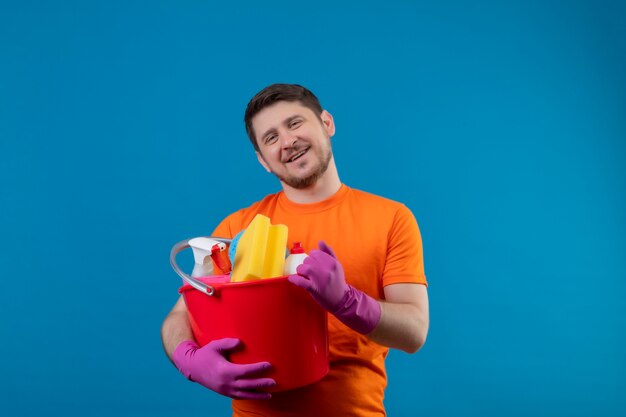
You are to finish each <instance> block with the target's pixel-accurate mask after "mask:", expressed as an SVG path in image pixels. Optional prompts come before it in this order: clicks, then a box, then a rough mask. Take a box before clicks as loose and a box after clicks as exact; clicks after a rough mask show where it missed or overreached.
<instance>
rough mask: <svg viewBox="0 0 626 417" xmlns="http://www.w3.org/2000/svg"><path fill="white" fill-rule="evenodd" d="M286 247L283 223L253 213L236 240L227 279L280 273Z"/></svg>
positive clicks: (245, 278) (278, 274)
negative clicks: (235, 248) (229, 275)
mask: <svg viewBox="0 0 626 417" xmlns="http://www.w3.org/2000/svg"><path fill="white" fill-rule="evenodd" d="M286 247H287V226H285V225H284V224H277V225H271V224H270V219H269V217H266V216H264V215H262V214H257V215H256V216H255V217H254V219H252V222H250V225H249V226H248V227H247V228H246V230H245V231H244V232H243V233H242V234H241V237H240V238H239V242H238V243H237V250H236V251H235V261H234V262H233V264H234V266H233V273H232V276H231V282H241V281H251V280H255V279H262V278H273V277H278V276H281V275H282V273H283V266H284V264H285V249H286Z"/></svg>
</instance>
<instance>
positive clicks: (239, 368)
mask: <svg viewBox="0 0 626 417" xmlns="http://www.w3.org/2000/svg"><path fill="white" fill-rule="evenodd" d="M234 366H235V368H234V372H233V376H234V377H235V379H246V378H249V377H251V376H255V375H258V374H262V373H263V372H266V371H269V370H270V369H272V364H270V363H269V362H257V363H248V364H245V365H234Z"/></svg>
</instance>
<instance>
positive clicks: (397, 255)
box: [383, 205, 428, 286]
mask: <svg viewBox="0 0 626 417" xmlns="http://www.w3.org/2000/svg"><path fill="white" fill-rule="evenodd" d="M398 283H416V284H424V285H428V283H427V282H426V275H425V273H424V256H423V250H422V237H421V234H420V231H419V227H418V226H417V221H416V220H415V216H413V213H411V210H409V209H408V208H407V207H406V206H405V205H401V206H400V208H399V209H398V210H397V212H396V214H395V217H394V219H393V225H392V227H391V230H390V231H389V240H388V245H387V258H386V261H385V269H384V272H383V286H387V285H390V284H398Z"/></svg>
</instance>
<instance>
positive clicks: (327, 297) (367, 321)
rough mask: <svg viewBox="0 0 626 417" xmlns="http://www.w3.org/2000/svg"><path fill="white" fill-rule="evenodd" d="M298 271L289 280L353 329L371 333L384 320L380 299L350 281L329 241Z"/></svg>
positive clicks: (313, 252)
mask: <svg viewBox="0 0 626 417" xmlns="http://www.w3.org/2000/svg"><path fill="white" fill-rule="evenodd" d="M296 272H297V274H296V275H290V276H289V281H290V282H291V283H293V284H295V285H297V286H299V287H301V288H304V289H305V290H307V291H308V292H309V294H311V296H312V297H313V298H314V299H315V301H317V303H318V304H319V305H321V306H322V307H324V309H325V310H326V311H328V312H329V313H331V314H332V315H334V316H335V317H337V318H338V319H339V321H341V322H342V323H343V324H345V325H346V326H348V327H350V328H351V329H352V330H356V331H357V332H359V333H362V334H368V333H370V332H371V331H372V330H374V329H375V328H376V326H377V325H378V323H379V322H380V316H381V313H382V312H381V307H380V304H379V303H378V301H376V300H375V299H373V298H372V297H370V296H369V295H367V294H365V293H364V292H363V291H360V290H358V289H356V288H354V287H353V286H351V285H348V284H347V283H346V279H345V276H344V273H343V267H342V266H341V263H340V262H339V260H337V257H336V256H335V253H334V252H333V250H332V249H331V248H330V247H329V246H328V245H327V244H326V243H325V242H323V241H320V243H319V250H312V251H311V253H309V256H308V257H307V258H306V259H305V260H304V262H303V263H302V265H300V266H298V268H296Z"/></svg>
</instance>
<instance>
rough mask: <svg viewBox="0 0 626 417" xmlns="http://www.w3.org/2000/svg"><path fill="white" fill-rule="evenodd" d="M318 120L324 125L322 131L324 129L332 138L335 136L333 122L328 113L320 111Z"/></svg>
mask: <svg viewBox="0 0 626 417" xmlns="http://www.w3.org/2000/svg"><path fill="white" fill-rule="evenodd" d="M320 119H322V124H323V125H324V129H326V132H327V133H328V136H329V137H332V136H333V135H334V134H335V121H334V120H333V116H332V114H330V113H328V112H327V111H326V110H322V114H320Z"/></svg>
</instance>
